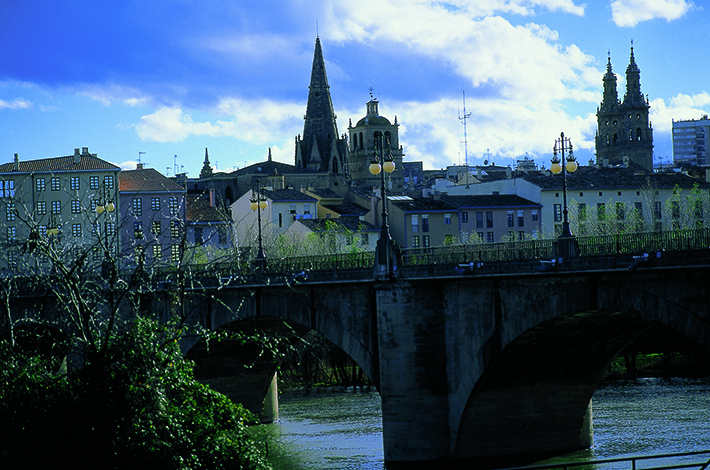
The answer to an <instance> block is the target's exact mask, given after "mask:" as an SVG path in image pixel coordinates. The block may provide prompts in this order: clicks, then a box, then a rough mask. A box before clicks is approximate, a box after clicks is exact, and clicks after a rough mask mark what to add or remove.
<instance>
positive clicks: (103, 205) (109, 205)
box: [96, 186, 116, 278]
mask: <svg viewBox="0 0 710 470" xmlns="http://www.w3.org/2000/svg"><path fill="white" fill-rule="evenodd" d="M115 210H116V204H114V203H113V201H111V198H110V194H109V190H108V189H107V188H106V187H105V186H104V187H102V189H101V198H100V199H99V201H98V203H97V204H96V213H97V214H98V215H99V216H100V215H101V214H103V213H104V212H106V223H105V224H104V260H103V262H102V263H101V276H103V277H104V278H108V277H109V276H111V275H113V269H112V266H111V259H110V256H109V243H108V226H109V225H108V224H109V221H108V214H110V213H111V212H113V211H115Z"/></svg>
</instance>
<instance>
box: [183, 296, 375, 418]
mask: <svg viewBox="0 0 710 470" xmlns="http://www.w3.org/2000/svg"><path fill="white" fill-rule="evenodd" d="M368 289H371V287H370V288H368V287H367V286H359V285H355V286H353V285H352V284H349V285H343V286H337V285H336V286H329V287H328V288H323V286H320V288H315V287H313V286H309V287H307V288H298V287H293V286H290V287H289V286H272V287H258V288H254V289H234V290H228V289H226V290H224V291H220V292H218V293H217V294H216V295H215V296H214V298H213V299H212V300H211V301H210V302H205V301H204V299H203V300H202V301H201V304H200V305H201V307H202V308H203V309H206V310H208V311H207V312H203V313H200V315H201V316H202V317H204V318H205V325H204V326H205V327H208V328H210V329H212V330H218V329H228V330H233V331H236V330H239V331H244V330H245V329H247V330H249V329H252V330H253V328H260V329H266V330H270V331H276V332H277V333H279V334H280V335H283V336H284V337H288V336H289V335H291V336H293V335H295V336H303V335H304V334H305V333H306V332H308V331H309V330H314V331H315V332H317V333H318V334H320V335H321V336H323V337H324V338H326V339H327V340H329V341H330V342H332V343H333V344H335V345H336V346H337V347H339V348H340V349H342V350H343V351H344V352H345V353H346V354H347V355H348V356H350V357H351V358H352V359H353V360H354V361H355V362H356V363H357V364H358V365H359V366H360V367H361V368H362V370H363V371H364V372H365V374H367V376H368V377H369V378H370V380H371V382H372V383H373V384H375V385H377V384H378V382H379V367H378V360H377V337H376V333H374V332H373V331H376V318H375V313H374V294H370V295H368ZM363 294H365V295H363ZM234 347H235V345H229V344H228V343H225V345H224V346H221V347H220V346H210V348H211V349H213V351H216V350H217V349H219V353H215V354H213V355H212V356H213V357H215V358H216V357H221V358H220V359H213V360H212V361H210V359H209V357H208V356H209V355H208V354H207V351H206V345H205V344H204V342H200V343H197V344H196V345H195V346H194V347H193V349H194V351H193V350H192V349H191V352H190V353H188V357H191V358H192V359H194V360H196V363H197V366H198V367H197V369H198V371H197V375H198V378H200V379H201V380H203V379H204V380H205V381H206V382H208V383H210V384H211V385H212V386H213V388H215V389H217V390H219V391H222V390H220V388H222V389H223V390H224V387H223V386H220V385H218V384H217V382H220V381H221V382H223V383H227V382H234V381H235V380H237V378H239V380H241V381H242V382H243V383H244V384H247V383H248V384H249V385H248V386H247V387H246V388H251V389H253V390H256V393H252V394H251V395H249V396H246V395H244V394H241V395H240V394H239V393H237V391H235V390H232V392H230V393H226V394H227V395H228V396H230V397H231V398H233V399H234V400H235V401H241V402H242V403H244V404H245V406H247V408H249V409H251V410H258V409H259V408H260V403H261V402H262V401H263V399H264V396H265V395H266V394H267V389H268V386H269V384H270V383H271V381H272V380H273V376H274V372H275V366H274V364H273V361H271V360H270V359H269V360H267V359H266V358H262V359H260V360H259V361H258V363H257V364H256V365H255V366H254V367H251V368H250V369H249V370H248V371H245V370H244V368H243V367H240V365H238V362H239V361H240V360H241V361H250V360H251V359H250V357H251V356H250V355H249V354H250V353H249V352H248V351H247V352H244V353H239V352H237V351H236V350H235V349H234ZM215 348H216V349H215ZM230 356H231V357H232V358H233V359H232V360H231V362H233V363H232V364H229V365H225V364H221V365H216V364H214V361H215V360H217V361H222V362H224V361H225V359H224V358H226V357H230ZM201 362H202V363H204V364H205V366H203V370H209V372H208V373H207V374H206V375H204V376H202V377H200V372H199V370H200V363H201ZM227 362H229V360H228V361H227ZM204 367H206V369H204ZM244 374H248V375H249V378H247V377H246V376H245V375H244ZM243 388H244V387H243Z"/></svg>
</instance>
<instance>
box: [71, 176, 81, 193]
mask: <svg viewBox="0 0 710 470" xmlns="http://www.w3.org/2000/svg"><path fill="white" fill-rule="evenodd" d="M79 187H80V183H79V177H78V176H72V177H71V178H69V189H71V190H72V191H79Z"/></svg>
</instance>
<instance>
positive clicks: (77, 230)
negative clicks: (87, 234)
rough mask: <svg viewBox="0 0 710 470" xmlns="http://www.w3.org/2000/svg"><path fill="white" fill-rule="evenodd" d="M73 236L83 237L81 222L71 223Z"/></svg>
mask: <svg viewBox="0 0 710 470" xmlns="http://www.w3.org/2000/svg"><path fill="white" fill-rule="evenodd" d="M71 236H72V237H74V238H80V237H81V224H72V225H71Z"/></svg>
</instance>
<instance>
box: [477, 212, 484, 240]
mask: <svg viewBox="0 0 710 470" xmlns="http://www.w3.org/2000/svg"><path fill="white" fill-rule="evenodd" d="M476 228H483V212H476ZM481 239H483V238H481Z"/></svg>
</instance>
